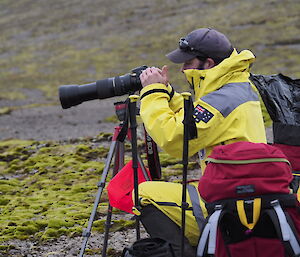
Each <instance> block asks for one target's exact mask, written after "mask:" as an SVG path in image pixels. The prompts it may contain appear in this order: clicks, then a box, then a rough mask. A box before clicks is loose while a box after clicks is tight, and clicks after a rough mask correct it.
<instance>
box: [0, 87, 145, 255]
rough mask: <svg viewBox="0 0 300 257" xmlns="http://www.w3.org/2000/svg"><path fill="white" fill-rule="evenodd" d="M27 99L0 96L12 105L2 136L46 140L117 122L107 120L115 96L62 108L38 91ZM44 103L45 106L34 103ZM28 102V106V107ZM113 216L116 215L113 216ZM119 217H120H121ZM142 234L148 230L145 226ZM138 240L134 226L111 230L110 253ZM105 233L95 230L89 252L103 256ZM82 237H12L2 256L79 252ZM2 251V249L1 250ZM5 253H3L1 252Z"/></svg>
mask: <svg viewBox="0 0 300 257" xmlns="http://www.w3.org/2000/svg"><path fill="white" fill-rule="evenodd" d="M26 93H27V94H28V95H30V98H28V100H22V101H21V100H18V101H8V100H0V108H1V107H10V108H11V111H9V112H8V113H7V114H4V115H0V140H1V141H2V140H7V139H12V138H17V139H33V140H38V141H43V140H47V141H48V140H54V141H60V140H67V139H75V138H84V137H92V136H95V135H97V134H98V133H99V132H100V131H101V132H111V133H113V131H114V126H115V124H114V123H109V122H104V121H103V120H104V119H105V118H107V117H111V116H112V115H114V104H113V103H114V100H116V101H117V100H120V99H108V100H102V101H91V102H88V103H84V104H82V105H79V106H78V107H73V108H71V109H66V110H63V109H62V108H61V106H60V105H59V103H57V104H54V105H53V103H48V104H50V105H47V102H46V104H45V99H42V96H41V95H40V94H39V92H38V91H26ZM37 103H43V105H42V106H32V107H29V108H27V107H28V106H30V105H32V104H37ZM26 106H27V107H26ZM113 218H116V217H114V216H113ZM119 218H120V217H119ZM130 218H132V215H127V214H125V213H124V215H122V219H130ZM142 236H143V237H145V236H146V234H145V233H144V232H143V230H142ZM134 241H135V230H133V229H129V230H126V231H118V232H113V233H110V239H109V244H108V248H109V249H110V250H109V253H110V255H109V256H120V252H121V251H122V249H123V248H124V247H125V246H129V245H130V244H131V243H132V242H134ZM102 243H103V234H100V233H92V235H91V236H90V238H89V240H88V245H87V249H90V250H87V251H86V255H88V256H95V257H96V256H101V248H102ZM81 244H82V238H81V237H73V238H69V237H66V236H63V237H60V238H58V239H57V240H51V241H47V242H44V243H39V242H34V241H31V240H13V241H9V242H6V243H5V244H3V243H2V245H10V246H11V249H10V250H9V251H8V252H7V253H6V254H5V255H1V253H0V255H1V256H14V257H21V256H22V257H23V256H24V257H25V256H26V257H46V256H47V257H58V256H59V257H62V256H66V257H69V256H79V250H80V248H81ZM112 249H113V250H112ZM0 252H1V251H0ZM2 254H4V253H2Z"/></svg>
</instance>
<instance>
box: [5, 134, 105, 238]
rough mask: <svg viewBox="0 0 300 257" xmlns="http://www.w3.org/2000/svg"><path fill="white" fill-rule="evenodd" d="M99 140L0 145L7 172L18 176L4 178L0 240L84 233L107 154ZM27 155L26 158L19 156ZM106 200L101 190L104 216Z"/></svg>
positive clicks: (100, 206) (17, 142)
mask: <svg viewBox="0 0 300 257" xmlns="http://www.w3.org/2000/svg"><path fill="white" fill-rule="evenodd" d="M104 137H109V135H102V136H101V139H99V141H100V140H105V139H104ZM97 140H98V139H96V140H95V139H89V140H87V139H83V140H82V141H78V142H77V143H76V144H73V143H72V144H68V142H66V143H65V144H63V145H62V144H57V143H55V142H34V141H26V142H25V141H4V142H0V153H1V156H2V157H3V160H4V161H3V163H4V165H3V166H2V167H1V169H2V171H3V174H10V176H11V177H14V176H15V175H16V174H18V178H10V179H6V180H0V192H1V194H2V197H1V201H0V204H1V216H0V240H1V241H3V240H4V241H5V240H8V239H11V238H19V239H26V238H28V237H32V236H33V237H34V238H37V239H39V238H40V239H43V240H48V239H50V238H56V237H58V236H60V235H69V236H75V235H78V234H80V233H81V231H82V227H83V226H84V224H85V222H86V221H87V220H88V218H89V216H90V213H91V208H92V206H93V203H94V200H95V199H94V198H95V193H96V191H97V183H98V182H99V180H100V177H101V172H102V170H103V167H104V162H105V156H106V154H107V149H106V148H105V147H103V146H101V145H100V146H99V145H96V144H95V141H97ZM83 142H84V144H83ZM24 155H25V156H26V158H20V156H24ZM20 175H21V176H20ZM106 201H107V194H106V192H103V194H102V197H101V203H100V204H99V208H98V211H99V213H100V212H102V213H106V210H107V202H106ZM102 202H103V203H102ZM37 215H40V216H41V217H42V219H38V218H37V217H39V216H37Z"/></svg>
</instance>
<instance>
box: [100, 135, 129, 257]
mask: <svg viewBox="0 0 300 257" xmlns="http://www.w3.org/2000/svg"><path fill="white" fill-rule="evenodd" d="M123 167H124V144H123V142H119V141H117V145H116V150H115V163H114V171H113V177H114V176H115V175H116V174H117V173H118V172H119V171H120V170H121V169H122V168H123ZM112 210H113V207H112V206H111V205H110V204H108V209H107V215H106V221H105V233H104V239H103V247H102V257H106V251H107V245H108V236H109V230H110V227H111V217H112Z"/></svg>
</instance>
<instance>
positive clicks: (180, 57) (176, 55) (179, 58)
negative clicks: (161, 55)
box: [166, 49, 197, 63]
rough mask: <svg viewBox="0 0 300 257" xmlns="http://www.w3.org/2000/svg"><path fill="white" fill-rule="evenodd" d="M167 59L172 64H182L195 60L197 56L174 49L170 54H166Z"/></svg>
mask: <svg viewBox="0 0 300 257" xmlns="http://www.w3.org/2000/svg"><path fill="white" fill-rule="evenodd" d="M166 56H167V58H168V59H169V60H170V61H171V62H174V63H184V62H186V61H188V60H191V59H193V58H195V57H196V56H197V55H195V54H193V53H188V52H184V51H182V50H180V49H176V50H174V51H172V52H170V53H168V54H167V55H166Z"/></svg>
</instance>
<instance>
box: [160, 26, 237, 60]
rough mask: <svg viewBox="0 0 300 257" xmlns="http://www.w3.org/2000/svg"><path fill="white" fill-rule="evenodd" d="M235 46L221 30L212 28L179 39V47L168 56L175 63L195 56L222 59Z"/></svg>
mask: <svg viewBox="0 0 300 257" xmlns="http://www.w3.org/2000/svg"><path fill="white" fill-rule="evenodd" d="M232 51H233V46H232V44H231V43H230V41H229V39H228V38H227V37H226V36H225V35H224V34H222V33H221V32H219V31H217V30H215V29H211V28H201V29H197V30H194V31H192V32H191V33H189V34H188V35H187V36H186V37H185V38H181V39H180V41H179V47H178V48H177V49H176V50H174V51H172V52H170V53H168V54H167V55H166V56H167V57H168V58H169V60H170V61H172V62H174V63H184V62H186V61H188V60H191V59H193V58H195V57H203V58H207V57H210V58H212V59H214V60H217V61H222V60H224V59H225V58H227V57H229V56H230V55H231V53H232Z"/></svg>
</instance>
